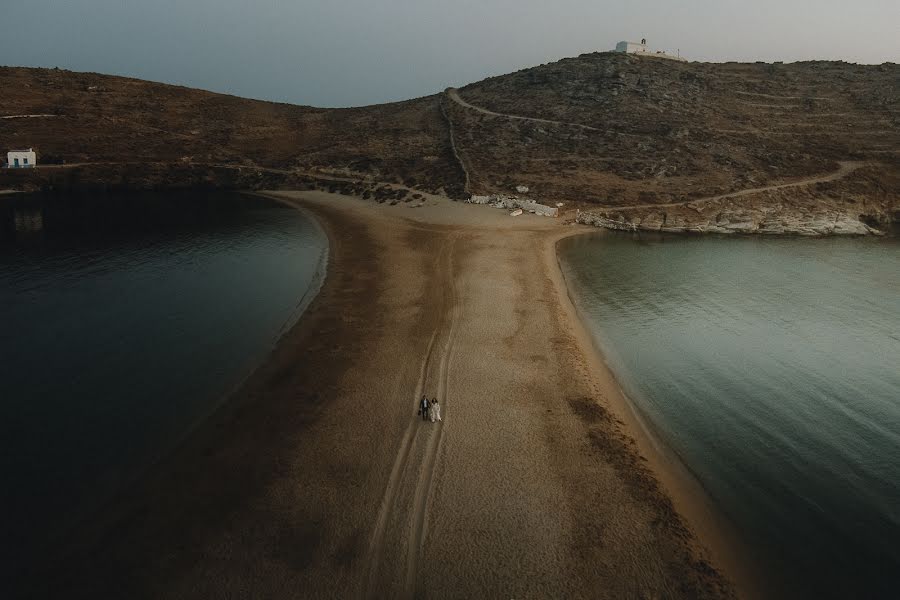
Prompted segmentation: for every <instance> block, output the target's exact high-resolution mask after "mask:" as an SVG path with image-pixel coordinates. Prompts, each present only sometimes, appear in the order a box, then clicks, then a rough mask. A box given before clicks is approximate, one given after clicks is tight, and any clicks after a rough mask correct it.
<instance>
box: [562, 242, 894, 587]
mask: <svg viewBox="0 0 900 600" xmlns="http://www.w3.org/2000/svg"><path fill="white" fill-rule="evenodd" d="M560 258H561V262H562V264H563V268H564V271H565V272H566V278H567V280H568V281H569V284H570V285H571V287H572V289H573V294H574V295H575V297H576V302H577V304H578V306H579V309H580V311H581V312H582V314H583V316H584V318H585V319H586V320H587V323H588V325H589V327H590V328H591V330H592V332H593V334H594V335H595V336H596V339H597V341H598V343H599V344H600V346H601V347H602V348H603V349H604V353H605V356H606V359H607V362H608V363H609V366H610V367H611V368H612V369H613V371H614V372H615V373H616V375H617V377H618V378H619V380H620V382H621V384H622V386H623V388H624V389H625V391H626V393H627V394H628V395H629V397H630V398H631V400H632V402H633V403H634V404H635V405H636V407H637V408H638V410H640V411H641V412H642V413H643V414H644V416H645V417H647V418H648V419H649V421H650V422H651V423H652V424H653V426H654V429H656V431H657V432H658V434H659V436H660V437H661V438H662V439H663V440H665V441H666V442H667V443H668V445H669V446H670V447H671V448H672V449H673V450H674V451H675V452H676V453H677V454H678V455H679V456H680V457H681V459H682V460H683V461H684V463H685V464H686V466H687V467H688V468H689V469H690V470H691V471H692V472H693V473H694V474H695V476H696V477H697V479H698V480H699V481H700V483H701V484H702V485H703V486H704V487H705V488H706V490H707V491H708V492H709V494H710V496H711V497H712V498H713V500H714V501H715V502H716V504H717V505H718V506H719V507H721V509H722V511H723V512H724V513H725V515H726V516H727V517H729V518H730V520H732V521H733V522H734V523H735V525H736V526H737V528H738V530H739V531H740V532H742V534H743V536H744V537H745V538H746V539H747V540H748V542H749V545H750V547H751V548H752V549H753V550H752V551H753V552H756V553H757V554H758V556H757V559H759V560H760V561H762V562H763V563H764V564H766V565H768V568H769V569H771V571H770V572H771V573H772V574H773V576H774V577H776V578H780V579H781V580H783V584H781V585H783V586H784V587H785V588H786V595H788V596H792V597H808V598H816V597H843V598H888V597H893V598H896V597H897V595H898V594H900V243H898V240H897V239H837V238H829V239H798V238H790V239H788V238H786V239H768V238H767V239H763V238H712V237H702V238H701V237H653V236H647V235H641V236H640V237H632V236H630V235H625V234H604V233H601V234H592V235H586V236H583V237H576V238H571V239H568V240H565V241H564V242H563V243H562V245H561V247H560Z"/></svg>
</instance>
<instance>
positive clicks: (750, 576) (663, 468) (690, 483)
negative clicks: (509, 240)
mask: <svg viewBox="0 0 900 600" xmlns="http://www.w3.org/2000/svg"><path fill="white" fill-rule="evenodd" d="M596 233H597V232H596V231H590V230H588V231H584V230H582V231H570V232H564V233H561V234H559V235H557V236H554V237H551V238H550V239H549V240H548V241H547V250H546V255H547V257H548V260H549V261H551V262H552V265H550V266H548V269H549V270H550V272H551V273H552V278H553V281H554V284H555V285H556V286H557V292H558V293H559V296H560V299H561V304H562V305H563V308H564V310H565V311H566V313H567V316H568V318H569V320H570V322H571V323H572V324H573V326H574V327H575V329H576V331H577V335H576V338H577V340H578V342H579V345H580V346H581V349H582V351H583V352H584V354H585V356H586V357H588V360H590V362H591V365H592V366H593V368H594V369H596V371H597V372H598V373H600V374H601V377H600V379H601V380H604V381H610V382H612V384H613V386H611V387H610V388H609V389H607V390H606V391H607V393H608V397H609V398H610V399H612V402H611V404H612V405H613V406H614V408H616V409H617V414H618V416H619V417H620V418H621V419H623V420H624V421H625V423H626V424H627V426H628V432H629V433H630V434H631V435H633V436H634V438H635V440H636V441H637V443H638V447H639V448H640V450H641V452H642V453H643V454H644V455H645V456H646V457H647V459H648V461H649V463H650V467H651V469H652V471H653V473H654V475H655V476H656V477H657V478H658V479H659V480H660V482H661V483H662V484H663V486H664V488H665V489H666V491H667V492H668V493H669V494H670V495H671V496H672V500H673V501H674V503H675V506H676V508H677V510H678V512H679V513H680V514H682V515H683V516H684V518H685V519H686V520H687V521H688V523H689V524H690V526H691V527H692V528H693V529H694V531H695V534H696V535H697V537H698V539H699V540H700V542H701V543H703V544H704V545H705V546H706V550H707V551H708V552H709V553H711V554H712V558H711V560H712V562H713V563H714V564H716V565H719V566H720V567H721V568H722V569H723V570H724V571H725V572H726V573H727V575H728V576H729V578H730V579H731V580H732V582H733V583H734V584H735V586H736V587H737V590H738V593H739V595H740V596H741V597H745V598H771V597H773V594H774V593H776V592H775V590H773V589H765V586H763V585H762V584H761V582H762V581H764V580H765V579H764V578H763V577H761V576H760V575H761V572H762V568H761V566H760V565H756V564H752V562H751V561H750V560H749V557H750V555H751V553H750V552H749V550H748V548H747V547H746V545H745V544H744V542H743V541H742V539H741V536H740V535H739V533H738V532H737V530H736V528H735V526H734V524H733V523H731V522H730V520H729V519H728V518H727V517H726V516H725V515H724V514H723V513H722V512H721V510H720V509H719V508H718V507H716V506H715V503H714V502H713V500H712V498H711V497H710V496H709V493H708V492H707V491H706V489H705V488H704V487H703V485H702V483H701V482H700V481H699V480H698V479H697V478H696V476H695V475H694V474H693V472H692V471H691V469H690V467H689V466H688V465H687V464H686V463H685V462H684V461H683V459H682V458H681V457H680V456H678V454H677V453H676V452H675V451H674V450H673V449H672V448H671V447H670V446H669V445H668V443H667V442H666V441H665V439H663V438H662V436H660V435H659V433H658V432H656V431H655V427H656V426H655V425H654V424H653V423H652V421H650V420H649V418H648V417H647V416H646V415H644V414H642V412H641V410H640V408H639V407H638V406H637V405H636V404H635V403H634V402H633V401H632V400H631V399H630V398H629V397H628V395H627V394H626V393H625V390H624V389H623V388H622V386H621V384H620V383H619V380H618V376H617V375H616V374H615V372H614V371H613V370H612V368H611V367H610V366H609V364H608V363H607V362H606V358H605V355H604V351H603V349H602V348H601V347H600V345H599V342H598V341H597V339H596V337H595V336H594V335H593V334H592V333H591V331H590V328H589V326H588V321H587V319H586V317H585V316H584V314H583V312H582V311H581V309H580V308H579V305H578V300H577V292H576V291H575V290H574V289H573V288H572V286H573V285H574V283H573V282H570V281H569V280H568V279H567V277H566V269H565V268H564V267H563V264H562V259H561V257H560V255H559V250H558V246H559V243H560V242H561V241H562V240H564V239H566V238H570V237H574V236H576V235H588V234H596Z"/></svg>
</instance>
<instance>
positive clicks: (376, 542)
mask: <svg viewBox="0 0 900 600" xmlns="http://www.w3.org/2000/svg"><path fill="white" fill-rule="evenodd" d="M453 242H454V240H448V242H444V244H443V246H442V247H441V251H440V252H439V258H438V264H443V263H444V254H445V253H446V254H447V259H446V260H447V261H448V263H449V264H450V265H451V269H452V251H453V246H454V243H453ZM449 279H450V282H449V284H450V286H452V285H453V273H452V270H451V271H450V272H449ZM452 289H453V288H451V290H452ZM453 295H454V294H453V293H452V292H451V297H452V296H453ZM441 309H442V310H441V313H445V312H446V307H444V306H442V307H441ZM444 324H445V323H444V319H443V318H440V319H439V321H438V324H437V325H436V326H435V328H434V331H432V333H431V338H430V339H429V341H428V346H427V349H426V351H425V356H424V358H423V359H422V364H421V365H420V367H419V379H418V381H417V383H416V388H415V392H414V393H413V406H414V407H415V406H418V402H419V399H420V398H421V397H422V393H423V391H424V389H425V381H426V378H427V374H428V367H429V366H430V364H431V359H432V357H433V354H434V346H435V341H436V340H437V338H438V334H439V333H440V332H441V329H443V328H444ZM451 325H452V324H451ZM448 340H449V338H448ZM444 362H445V361H444V359H443V357H442V360H441V370H442V371H443V370H444V368H445V367H444ZM442 394H443V391H442ZM444 397H446V396H445V395H442V398H444ZM420 430H421V424H420V423H418V419H411V420H410V422H409V424H408V425H407V427H406V431H405V432H404V434H403V438H402V439H401V443H400V448H399V450H398V451H397V456H396V458H395V459H394V464H393V466H392V468H391V474H390V477H389V478H388V483H387V487H386V488H385V492H384V496H383V497H382V500H381V504H380V507H379V511H378V516H377V518H376V520H375V527H374V529H373V532H372V537H371V539H370V542H369V549H368V560H367V565H366V575H365V587H364V589H363V590H362V594H361V596H362V597H364V598H370V597H377V594H376V593H375V589H376V586H377V583H378V576H379V574H380V573H381V563H382V560H383V557H384V550H385V543H386V533H387V523H388V518H389V517H390V515H391V512H392V511H393V510H394V509H395V508H396V506H397V500H398V498H399V497H400V493H401V485H400V483H401V481H402V479H403V475H404V474H405V473H406V472H407V470H408V467H409V457H410V454H411V451H412V448H413V446H414V445H415V441H416V438H417V437H418V433H419V431H420ZM439 430H440V431H442V430H443V427H440V428H439ZM434 437H435V436H431V438H430V439H429V444H430V442H431V440H432V439H434ZM429 447H430V446H429ZM426 456H428V455H427V454H426ZM431 462H433V460H432V461H431ZM429 472H430V471H429ZM429 479H430V476H429ZM429 485H430V482H429ZM419 486H420V484H419V483H417V493H418V487H419ZM414 506H418V503H416V504H414ZM409 552H410V553H412V552H413V548H412V547H410V548H409Z"/></svg>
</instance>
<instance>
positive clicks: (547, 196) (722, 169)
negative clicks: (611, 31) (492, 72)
mask: <svg viewBox="0 0 900 600" xmlns="http://www.w3.org/2000/svg"><path fill="white" fill-rule="evenodd" d="M0 84H2V87H0V89H2V91H0V99H2V100H3V106H4V114H5V115H7V116H14V115H26V114H34V115H52V116H44V117H33V118H11V119H10V118H6V119H0V144H5V145H8V146H21V145H25V146H35V147H37V148H38V149H39V150H40V152H41V158H42V162H43V163H45V164H46V163H48V162H57V163H59V162H62V161H65V162H66V163H69V164H71V163H92V164H93V166H91V165H85V166H83V167H77V168H71V167H68V168H66V169H65V171H66V172H67V173H68V172H70V171H71V173H68V174H67V175H65V176H64V175H62V174H58V173H57V174H52V175H51V174H50V172H49V171H46V170H45V171H44V174H43V175H42V176H36V175H31V177H37V181H33V182H32V184H33V185H44V186H46V185H48V184H52V185H70V184H77V185H87V184H95V183H100V184H103V185H116V184H125V185H129V186H137V187H140V186H160V185H215V186H226V187H250V188H259V187H294V188H297V187H316V186H318V187H325V188H332V189H333V188H334V187H335V186H337V187H340V188H341V189H343V190H344V191H349V192H355V193H358V194H366V192H368V194H367V195H374V196H375V197H376V198H379V199H384V198H386V197H389V196H391V195H392V194H393V193H394V192H395V191H396V197H402V195H403V194H404V193H406V192H404V191H403V190H401V189H398V188H408V189H409V190H411V191H415V190H419V191H424V192H433V193H443V194H446V195H449V196H451V197H454V198H466V197H468V195H469V194H512V193H515V189H516V187H518V186H520V185H525V186H528V187H529V188H530V195H531V197H533V198H534V199H537V200H541V201H545V202H564V203H566V204H567V206H577V207H582V208H593V207H599V208H596V209H594V210H593V211H591V213H589V214H593V215H594V216H597V217H598V218H599V220H600V221H609V222H611V223H612V224H613V226H615V224H616V223H620V224H622V225H623V227H625V228H629V227H634V226H644V227H645V228H665V227H669V228H673V227H675V228H677V227H683V228H690V227H691V226H693V225H696V224H697V223H699V222H705V223H707V225H708V224H709V223H725V224H728V223H731V224H732V226H734V227H735V230H740V226H739V225H740V223H741V219H742V218H743V219H744V224H745V225H746V223H747V222H751V221H753V222H754V223H755V225H754V226H760V219H762V218H764V216H765V215H768V214H770V213H771V212H772V210H774V211H775V212H776V213H778V214H780V215H784V214H787V215H788V216H794V217H796V216H798V215H800V216H803V215H805V216H807V217H811V218H818V217H823V218H824V217H828V218H831V216H829V215H835V214H840V215H842V216H844V217H847V218H849V219H851V221H852V222H856V219H859V220H860V221H861V222H862V223H865V224H868V225H872V226H882V225H885V224H887V223H888V222H889V221H891V220H892V219H896V218H897V209H898V205H900V199H898V195H900V66H898V65H895V64H890V63H888V64H883V65H855V64H847V63H842V62H802V63H792V64H781V63H775V64H766V63H754V64H740V63H724V64H711V63H678V62H674V61H664V60H659V59H653V58H646V57H635V56H629V55H624V54H615V53H596V54H586V55H582V56H579V57H577V58H571V59H565V60H561V61H559V62H556V63H552V64H547V65H542V66H539V67H534V68H530V69H525V70H522V71H518V72H516V73H512V74H509V75H503V76H499V77H493V78H490V79H486V80H484V81H481V82H478V83H473V84H471V85H468V86H465V87H463V88H460V89H459V90H453V89H451V90H447V92H445V93H442V94H437V95H433V96H428V97H424V98H419V99H415V100H409V101H406V102H399V103H393V104H384V105H378V106H369V107H361V108H353V109H319V108H311V107H302V106H292V105H287V104H276V103H270V102H261V101H254V100H245V99H240V98H235V97H231V96H224V95H220V94H213V93H210V92H202V91H198V90H191V89H187V88H182V87H176V86H169V85H163V84H155V83H149V82H144V81H138V80H133V79H126V78H119V77H110V76H103V75H95V74H83V73H70V72H66V71H58V70H45V69H24V68H0ZM97 163H105V164H104V165H98V164H97ZM238 167H240V169H238ZM20 177H22V176H21V175H20ZM3 183H7V184H9V175H8V174H7V175H5V176H4V179H0V187H4V186H3V185H2V184H3ZM385 184H392V185H391V186H390V188H392V189H390V190H389V188H388V187H386V185H385ZM12 185H21V182H19V183H16V182H13V183H12ZM776 186H777V189H768V188H775V187H776ZM754 190H755V191H754ZM734 193H740V194H741V195H740V196H739V197H740V201H739V202H737V201H735V198H734V197H730V195H731V194H734ZM698 201H699V204H698V203H697V202H698ZM657 209H658V210H657ZM770 209H772V210H770ZM723 214H727V217H725V218H723ZM761 215H763V216H761ZM604 224H610V223H604ZM851 224H852V223H851ZM860 227H862V225H860Z"/></svg>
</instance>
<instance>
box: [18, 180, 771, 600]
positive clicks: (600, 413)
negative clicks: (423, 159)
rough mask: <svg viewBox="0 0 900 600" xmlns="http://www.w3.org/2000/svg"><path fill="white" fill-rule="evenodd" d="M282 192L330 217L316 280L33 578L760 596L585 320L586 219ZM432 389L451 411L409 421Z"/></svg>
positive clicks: (189, 589)
mask: <svg viewBox="0 0 900 600" xmlns="http://www.w3.org/2000/svg"><path fill="white" fill-rule="evenodd" d="M273 195H274V196H276V197H278V198H280V199H282V200H283V201H286V202H289V203H296V204H298V205H301V206H304V207H307V208H309V209H311V211H312V212H313V213H314V214H316V215H317V216H318V217H319V218H320V220H321V222H322V223H323V225H324V226H325V228H326V229H327V230H328V231H329V237H330V239H331V244H332V246H331V251H330V262H329V273H328V276H327V278H326V281H325V285H324V286H323V289H322V292H321V293H320V295H319V297H318V298H317V299H316V300H315V301H314V302H313V304H312V305H311V307H310V309H309V310H308V311H307V314H305V315H304V317H303V318H302V319H301V321H300V323H299V324H298V325H297V327H296V328H295V329H294V330H293V331H291V332H290V333H289V334H288V335H287V336H286V337H285V339H284V340H283V341H282V343H281V344H280V345H279V348H278V349H277V350H276V351H275V353H274V354H273V356H272V358H271V359H270V361H268V362H267V364H266V365H264V366H263V367H262V368H261V369H260V370H259V372H257V373H256V374H255V375H254V376H253V377H252V378H251V379H250V380H249V381H248V382H247V384H246V385H245V387H244V389H243V390H242V391H241V392H239V393H238V394H237V395H236V397H235V398H234V399H233V400H232V401H231V402H230V403H229V404H228V405H227V406H226V407H225V408H224V409H223V410H222V411H220V412H219V413H218V414H217V415H216V416H215V417H214V418H213V419H211V420H210V422H209V423H207V424H206V425H204V426H203V427H201V429H200V430H199V431H198V432H197V433H196V434H195V435H194V436H192V438H191V439H189V440H188V441H187V442H186V443H185V444H184V445H183V446H182V447H181V448H180V449H179V450H178V451H177V452H175V453H174V455H173V456H172V457H171V458H170V459H168V460H166V461H164V462H163V463H162V464H161V465H159V466H158V467H157V468H156V469H155V470H154V472H153V473H151V474H150V475H148V476H147V477H146V478H145V481H144V482H142V484H140V485H138V486H137V487H136V488H135V489H134V490H132V491H131V493H130V494H128V495H127V496H126V497H125V498H123V499H120V500H119V501H118V502H117V503H116V505H115V506H112V507H110V510H109V511H108V513H107V516H106V518H104V519H102V520H100V521H99V522H96V523H93V524H91V525H90V527H87V528H86V532H83V534H82V535H81V536H76V537H75V538H74V539H73V541H72V542H71V543H70V544H69V545H67V546H66V547H65V549H64V550H63V551H62V552H61V556H60V557H59V558H58V559H57V560H56V565H58V566H54V567H48V568H47V569H46V572H45V573H42V572H41V570H40V569H38V570H37V571H35V572H34V573H32V574H31V577H29V578H28V579H27V580H26V581H28V583H27V585H28V587H30V588H31V589H32V590H37V594H38V595H40V593H41V592H47V591H49V592H53V591H56V592H59V591H60V590H65V591H66V595H67V596H68V597H72V596H81V597H91V596H100V595H108V594H109V593H114V594H115V595H117V596H119V597H126V596H127V597H195V598H200V597H333V598H350V597H372V598H386V597H478V598H558V597H567V598H578V597H584V598H628V597H647V598H653V597H684V598H694V597H728V596H731V595H732V594H734V593H735V592H734V589H735V586H732V584H730V583H729V581H728V579H731V580H732V581H734V582H736V589H737V590H738V591H739V593H740V594H741V595H746V596H754V595H757V592H756V591H755V587H754V586H753V583H752V579H753V578H752V577H751V576H750V575H749V572H750V571H749V569H747V568H746V565H745V561H744V556H743V553H742V550H741V549H740V548H739V546H738V545H737V544H734V543H732V542H733V540H732V539H731V537H730V536H728V535H726V534H724V533H723V532H724V531H725V527H724V526H721V523H720V522H718V521H717V520H716V519H715V518H714V516H712V515H713V514H714V511H710V510H709V507H708V505H707V504H706V502H705V500H704V499H703V497H702V492H701V491H700V490H699V489H697V488H696V487H692V486H691V485H689V484H685V481H686V480H687V479H688V478H687V477H684V474H683V473H679V472H678V469H676V468H674V467H673V463H672V462H671V461H669V460H668V459H667V458H666V456H665V453H664V452H660V451H659V449H658V448H655V447H654V444H653V441H652V438H650V437H648V436H646V435H644V434H643V432H642V431H641V429H640V427H639V426H638V422H637V421H636V420H635V419H634V418H633V417H634V415H633V414H632V413H631V412H630V411H629V409H628V405H627V403H626V402H625V400H624V398H623V397H622V395H621V393H620V392H619V389H618V386H617V385H616V383H615V380H614V379H613V378H612V376H611V374H610V373H609V371H608V370H607V368H606V367H605V365H604V364H603V362H602V360H601V359H600V358H599V356H598V355H597V354H596V352H595V351H594V349H593V347H592V344H591V341H590V337H589V336H588V335H587V334H586V333H585V331H584V328H583V327H582V326H581V324H580V323H579V321H578V319H577V317H576V313H575V309H574V308H573V307H572V305H571V303H570V302H569V299H568V295H567V292H566V289H565V285H564V282H563V280H562V276H561V274H560V271H559V269H558V267H557V265H556V256H555V243H556V241H557V240H558V239H560V238H561V237H563V236H565V235H570V234H571V233H576V232H580V231H585V230H584V229H582V228H580V227H578V226H564V225H561V223H560V221H559V220H554V219H547V218H542V217H534V216H530V215H525V216H521V217H515V218H513V217H509V216H507V214H506V212H505V211H500V210H494V209H490V208H486V207H480V206H470V205H463V204H458V203H453V202H450V201H447V200H445V199H440V198H436V197H428V199H427V200H426V201H425V202H424V204H425V205H424V206H420V207H417V208H413V207H412V206H411V205H410V204H399V205H397V206H387V205H377V204H374V203H370V202H363V201H361V200H357V199H353V198H347V197H342V196H337V195H331V194H325V193H320V192H282V193H277V194H273ZM423 390H424V392H425V393H426V394H428V396H429V397H431V396H435V395H436V396H438V397H439V398H440V400H441V403H442V406H443V409H442V412H443V418H444V420H443V422H442V423H441V424H431V423H423V422H422V421H421V420H420V419H419V418H418V417H417V416H416V414H415V413H416V404H417V398H418V397H419V396H420V395H421V393H422V392H423ZM634 439H637V443H636V442H635V441H634ZM642 454H643V455H644V456H646V457H647V458H648V459H649V460H646V459H644V458H641V455H642ZM659 481H662V485H660V483H658V482H659ZM667 492H669V493H668V494H667ZM669 494H671V496H670V495H669ZM670 497H671V498H674V501H675V503H674V505H673V502H672V500H670ZM679 513H680V514H682V515H685V516H686V517H687V518H688V520H685V519H683V518H682V517H680V516H679ZM687 523H690V525H688V524H687ZM692 530H693V531H695V532H696V533H697V535H695V534H694V533H692ZM713 565H714V566H713ZM717 568H718V570H720V571H723V572H725V573H726V574H727V577H726V576H723V575H720V574H719V572H717Z"/></svg>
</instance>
